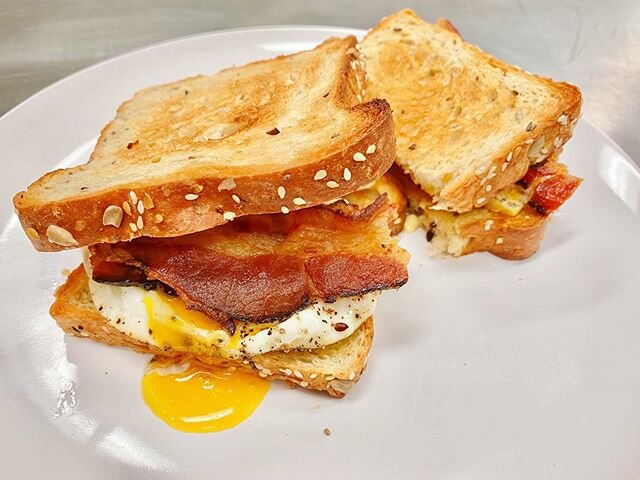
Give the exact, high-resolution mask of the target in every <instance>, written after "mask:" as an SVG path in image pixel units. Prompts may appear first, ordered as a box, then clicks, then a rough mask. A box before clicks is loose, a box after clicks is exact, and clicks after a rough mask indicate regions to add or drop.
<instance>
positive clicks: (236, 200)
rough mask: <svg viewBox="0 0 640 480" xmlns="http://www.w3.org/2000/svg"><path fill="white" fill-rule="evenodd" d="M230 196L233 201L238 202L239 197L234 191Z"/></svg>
mask: <svg viewBox="0 0 640 480" xmlns="http://www.w3.org/2000/svg"><path fill="white" fill-rule="evenodd" d="M231 198H232V199H233V201H234V202H236V203H240V197H239V196H238V195H236V194H235V193H234V194H233V195H231Z"/></svg>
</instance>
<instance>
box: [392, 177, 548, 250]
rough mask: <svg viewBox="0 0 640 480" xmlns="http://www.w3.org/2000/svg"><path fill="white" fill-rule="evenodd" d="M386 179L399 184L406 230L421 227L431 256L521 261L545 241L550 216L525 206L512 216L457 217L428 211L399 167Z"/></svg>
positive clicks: (479, 212) (477, 213)
mask: <svg viewBox="0 0 640 480" xmlns="http://www.w3.org/2000/svg"><path fill="white" fill-rule="evenodd" d="M386 175H391V176H393V177H395V178H396V179H397V180H398V181H399V182H400V184H401V185H402V188H403V190H404V193H405V195H406V197H407V204H408V208H407V216H406V219H405V224H404V228H405V230H406V231H413V230H415V229H416V228H420V227H423V228H424V229H425V230H426V231H427V241H428V242H429V243H430V244H431V253H432V254H433V255H440V254H448V255H453V256H455V257H460V256H462V255H468V254H470V253H476V252H489V253H492V254H493V255H496V256H498V257H501V258H504V259H506V260H523V259H525V258H527V257H530V256H531V255H533V254H534V253H535V252H536V251H537V250H538V248H539V247H540V243H541V242H542V239H543V238H544V232H545V229H546V226H547V222H548V220H549V217H550V216H549V215H540V214H539V213H538V212H536V211H535V210H534V209H533V208H531V207H530V206H528V205H526V206H525V207H524V208H523V209H522V210H521V211H520V212H519V213H518V214H517V215H514V216H510V215H506V214H504V213H499V212H492V211H491V210H489V209H487V208H475V209H473V210H471V211H470V212H466V213H460V214H458V213H455V212H448V211H444V210H433V209H430V208H428V205H429V204H430V203H431V200H430V197H429V195H428V194H427V193H425V192H424V191H423V190H422V189H421V188H420V187H418V186H417V185H416V184H415V183H413V181H412V180H411V178H410V177H409V175H407V174H405V173H404V172H403V171H402V170H401V169H400V167H398V166H397V165H394V166H393V167H392V168H391V170H389V172H388V173H387V174H386Z"/></svg>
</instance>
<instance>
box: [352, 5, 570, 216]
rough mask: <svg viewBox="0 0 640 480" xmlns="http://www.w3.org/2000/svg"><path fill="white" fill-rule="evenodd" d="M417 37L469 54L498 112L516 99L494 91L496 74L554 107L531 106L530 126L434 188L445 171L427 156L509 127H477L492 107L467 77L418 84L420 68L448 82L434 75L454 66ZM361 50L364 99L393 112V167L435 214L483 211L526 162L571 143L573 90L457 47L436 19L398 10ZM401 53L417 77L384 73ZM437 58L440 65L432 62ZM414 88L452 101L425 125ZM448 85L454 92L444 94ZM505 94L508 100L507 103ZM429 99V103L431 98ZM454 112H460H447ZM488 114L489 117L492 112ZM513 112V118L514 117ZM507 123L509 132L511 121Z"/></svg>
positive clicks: (447, 26) (448, 28)
mask: <svg viewBox="0 0 640 480" xmlns="http://www.w3.org/2000/svg"><path fill="white" fill-rule="evenodd" d="M416 32H418V33H416ZM420 35H424V36H425V37H428V38H431V37H433V36H438V41H442V42H443V43H444V42H446V43H447V44H451V45H454V46H455V47H451V48H457V49H460V50H461V51H464V52H465V55H467V54H468V56H470V57H472V58H473V59H474V61H475V62H477V63H478V64H480V65H481V67H478V70H482V71H478V76H476V81H477V80H478V78H480V77H482V75H485V74H486V76H487V78H488V80H485V84H486V85H485V87H486V88H487V89H489V87H494V90H495V92H494V94H495V95H496V97H495V98H497V99H498V100H497V101H499V102H501V105H502V103H504V106H505V107H506V105H514V106H515V105H516V103H515V102H516V100H514V99H515V98H517V97H518V94H519V93H518V92H517V91H516V90H513V91H510V90H509V89H508V88H507V84H506V82H503V83H504V84H501V83H500V80H499V79H498V78H497V77H498V76H499V75H495V72H496V71H500V72H501V75H502V77H504V76H505V75H512V76H513V77H514V78H517V79H520V80H519V81H521V82H523V83H525V82H529V83H531V84H532V85H535V88H537V89H539V90H540V91H542V92H544V94H545V95H546V96H548V97H549V98H552V97H553V98H554V99H555V100H553V101H549V102H548V105H545V107H544V108H543V107H540V108H539V109H537V107H536V109H533V110H534V113H535V115H532V116H533V117H535V118H534V119H535V122H533V121H529V120H531V119H530V118H526V119H525V118H523V119H521V120H520V123H521V124H522V125H523V126H522V128H521V129H520V128H519V127H518V129H516V130H515V131H513V132H512V133H510V134H509V135H510V137H509V140H508V141H507V142H504V141H503V140H500V141H499V143H496V144H495V146H491V145H493V144H490V146H488V147H487V148H490V150H489V151H488V152H487V154H486V155H484V156H483V157H482V158H476V159H475V160H473V162H474V163H473V164H471V163H469V164H468V165H467V164H465V162H468V158H462V157H461V158H460V159H458V160H459V163H460V164H461V165H462V164H464V165H462V166H457V167H455V168H454V170H453V171H452V172H447V173H446V174H445V175H443V176H442V177H438V180H437V182H438V183H434V182H435V180H434V179H433V178H432V177H433V176H434V175H435V172H436V171H437V173H438V174H440V173H441V172H440V170H444V168H441V167H442V165H440V164H439V165H438V166H437V167H436V166H434V165H431V164H430V163H429V162H425V161H423V160H425V159H430V158H431V157H432V156H433V154H434V152H435V154H438V152H441V151H448V150H447V149H449V148H452V146H455V147H456V149H458V150H459V147H458V143H463V144H464V145H467V146H468V145H478V146H481V145H483V143H484V142H486V139H485V135H488V134H490V133H492V132H493V131H495V130H496V129H501V130H504V129H506V128H507V127H509V128H510V127H511V124H506V123H502V124H500V125H496V124H495V121H493V123H492V122H483V119H484V118H485V117H483V115H484V112H485V110H487V109H491V108H494V107H493V106H491V105H492V104H491V102H493V100H492V99H491V101H490V102H489V103H487V98H489V97H490V96H491V94H490V93H489V97H485V96H483V95H484V93H483V94H482V95H480V94H479V93H478V92H477V91H476V90H475V89H474V86H473V85H469V83H470V82H471V83H472V80H473V78H471V77H465V82H466V83H465V82H462V81H461V82H459V83H454V82H453V80H451V76H452V75H453V74H452V75H449V77H446V78H445V77H443V83H442V84H440V83H438V82H439V80H436V79H435V78H434V79H430V78H426V79H425V78H422V77H421V76H420V75H424V71H425V69H426V70H429V69H434V71H436V72H438V73H436V74H435V75H448V74H444V73H442V72H441V70H443V69H446V68H452V69H453V70H455V69H454V67H455V68H458V69H459V68H460V67H457V66H455V65H454V66H453V67H451V65H449V63H447V62H453V61H454V59H450V58H448V57H447V62H444V61H443V60H442V59H441V58H440V57H443V56H444V57H446V56H447V53H446V52H447V51H446V50H443V51H444V52H445V53H442V52H439V51H438V49H437V48H436V47H434V48H433V49H430V48H427V47H426V46H422V44H421V43H420V42H421V39H422V37H420ZM361 45H362V51H363V52H364V54H365V56H366V61H367V73H368V75H369V81H368V89H367V96H378V95H380V96H382V97H384V98H387V100H388V101H389V102H390V103H391V106H392V108H393V109H394V112H395V114H394V120H395V127H396V136H397V141H398V148H397V150H398V159H397V163H398V164H400V165H401V166H402V167H403V169H404V170H405V172H407V173H408V174H409V175H411V177H412V179H413V181H414V182H415V183H417V184H418V185H421V186H422V187H423V188H424V189H425V190H426V191H427V192H428V193H430V194H431V195H432V196H433V201H434V203H435V206H436V208H439V209H443V210H449V211H455V212H459V213H462V212H468V211H471V210H472V209H473V208H477V207H480V206H483V205H485V204H486V203H487V202H488V201H489V200H490V199H491V198H492V197H493V196H494V195H495V194H496V193H497V192H498V191H499V190H500V189H502V188H503V187H505V186H507V185H511V184H512V183H514V182H515V181H517V180H518V179H520V178H521V177H522V176H523V175H524V174H525V172H526V171H527V169H528V168H529V165H530V164H531V163H537V162H541V161H543V160H544V159H546V158H549V157H552V156H554V155H557V153H558V152H559V151H560V150H561V148H562V146H563V145H564V144H565V143H566V142H567V140H568V139H569V138H570V137H571V135H572V133H573V127H574V125H575V123H576V122H577V120H578V117H579V115H580V109H581V105H582V95H581V92H580V90H579V89H578V88H577V87H575V86H574V85H571V84H568V83H565V82H555V81H553V80H551V79H549V78H546V77H541V76H537V75H533V74H530V73H528V72H524V71H522V70H521V69H520V68H518V67H516V66H513V65H508V64H506V63H505V62H502V61H501V60H498V59H496V58H494V57H492V56H490V55H488V54H487V53H485V52H483V51H482V50H480V49H479V48H477V47H476V46H474V45H470V44H467V43H465V42H463V41H461V39H460V35H459V33H458V32H457V30H456V29H455V27H454V26H453V25H452V24H451V22H449V21H448V20H445V19H440V20H439V21H438V22H437V23H436V24H435V25H431V24H428V23H427V22H425V21H424V20H422V19H421V18H420V17H419V16H418V15H416V14H415V13H414V12H413V11H411V10H409V9H405V10H401V11H399V12H396V13H394V14H392V15H390V16H388V17H386V18H384V19H383V20H382V21H381V22H380V23H379V24H378V25H377V26H376V27H374V28H373V29H372V30H371V31H369V33H368V34H367V35H366V37H365V38H364V40H363V41H362V44H361ZM442 48H444V47H442ZM385 52H386V53H385ZM401 52H404V53H405V54H406V55H407V56H409V55H411V58H407V62H409V60H411V61H415V62H418V60H417V59H422V60H419V61H420V62H422V63H419V64H416V65H414V66H413V70H412V71H411V72H416V73H411V72H403V74H402V75H394V72H391V71H389V70H390V69H392V68H394V67H396V66H397V65H398V62H403V60H404V56H402V54H401ZM438 53H440V55H438ZM434 58H435V60H434ZM439 58H440V60H438V59H439ZM465 58H468V57H464V58H462V60H461V59H456V61H458V62H462V63H463V65H464V61H465ZM407 62H404V63H407ZM430 62H431V63H430ZM408 64H409V63H408ZM474 66H475V64H474V65H472V66H469V65H464V68H462V70H461V71H462V72H464V71H465V70H467V69H470V68H474ZM422 67H424V68H422ZM453 70H452V71H453ZM459 75H461V76H462V75H463V74H462V73H461V74H459ZM494 77H496V78H494ZM438 78H439V77H438ZM483 78H484V77H483ZM445 80H446V82H445ZM421 82H424V85H425V86H424V87H423V88H424V89H428V91H429V92H430V94H431V95H432V96H433V95H435V97H433V98H438V95H440V96H441V97H444V96H446V97H447V100H451V102H452V103H451V105H452V108H451V111H449V110H447V109H445V108H444V107H443V108H442V109H438V108H435V111H434V112H432V114H431V116H430V117H429V120H428V122H426V123H425V121H424V118H425V117H424V114H425V112H424V111H417V110H416V108H417V107H416V105H419V104H420V101H422V100H421V97H424V93H423V92H424V91H427V90H424V91H421V90H420V88H421V87H420V85H422V83H421ZM449 82H451V85H456V87H455V88H454V87H451V86H450V83H449ZM457 85H459V87H458V86H457ZM496 89H497V90H496ZM490 92H491V90H490ZM499 92H501V93H502V95H501V96H499V95H498V93H499ZM512 93H513V98H511V94H512ZM425 98H426V97H425ZM429 98H431V101H434V100H433V98H432V97H429ZM443 104H444V103H443ZM447 105H449V104H447ZM454 105H458V106H459V107H460V106H461V107H462V112H463V113H460V112H459V111H456V110H454V109H453V106H454ZM422 108H429V109H431V110H434V107H433V103H428V104H427V105H426V106H424V105H423V106H422ZM447 108H448V107H447ZM514 108H515V107H514ZM467 110H469V111H470V112H473V114H474V115H475V114H477V115H478V117H472V116H469V117H465V118H464V120H461V119H462V118H463V117H464V115H465V112H466V111H467ZM487 111H491V112H493V110H487ZM499 113H500V111H496V112H493V113H492V115H493V114H495V115H498V114H499ZM515 113H516V114H517V112H515ZM469 115H471V113H470V114H469ZM516 117H517V115H516ZM489 118H493V117H489ZM502 118H503V117H499V121H500V122H505V120H503V119H502ZM478 119H479V120H478ZM460 122H462V123H460ZM527 122H528V123H527ZM511 123H513V124H514V125H515V123H514V121H512V122H511ZM525 126H526V128H525ZM463 127H464V128H463ZM468 132H472V133H468ZM459 135H462V137H459ZM470 135H472V137H471V136H470ZM460 138H462V140H460ZM465 148H470V147H465ZM474 150H477V149H474ZM483 154H484V151H483ZM429 161H430V160H429ZM444 161H445V160H443V162H444ZM452 161H453V159H451V158H449V159H448V160H447V161H446V162H445V163H448V164H452V163H451V162H452ZM446 177H449V178H446ZM445 178H446V179H445ZM431 180H434V182H431ZM488 185H490V189H487V186H488Z"/></svg>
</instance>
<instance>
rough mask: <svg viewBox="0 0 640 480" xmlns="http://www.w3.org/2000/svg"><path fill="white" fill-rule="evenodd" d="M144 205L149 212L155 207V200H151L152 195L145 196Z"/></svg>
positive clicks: (146, 194)
mask: <svg viewBox="0 0 640 480" xmlns="http://www.w3.org/2000/svg"><path fill="white" fill-rule="evenodd" d="M142 204H143V205H144V208H146V209H147V210H151V209H152V208H153V207H155V205H154V204H153V199H152V198H151V195H149V194H148V193H146V192H145V194H144V197H143V198H142Z"/></svg>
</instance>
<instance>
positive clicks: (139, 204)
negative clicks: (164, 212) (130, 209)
mask: <svg viewBox="0 0 640 480" xmlns="http://www.w3.org/2000/svg"><path fill="white" fill-rule="evenodd" d="M138 213H139V214H140V215H142V214H143V213H144V203H142V200H138Z"/></svg>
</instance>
